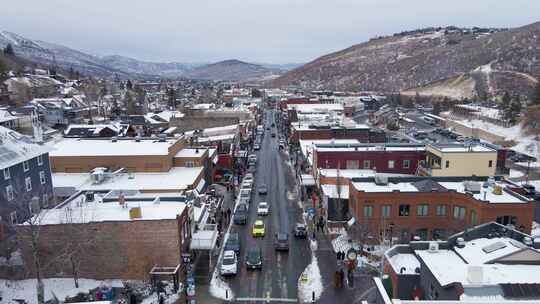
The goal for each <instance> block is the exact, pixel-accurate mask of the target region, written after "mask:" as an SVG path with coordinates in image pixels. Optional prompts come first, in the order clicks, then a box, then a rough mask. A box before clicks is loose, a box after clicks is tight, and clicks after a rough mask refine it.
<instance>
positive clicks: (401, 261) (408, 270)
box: [389, 253, 420, 274]
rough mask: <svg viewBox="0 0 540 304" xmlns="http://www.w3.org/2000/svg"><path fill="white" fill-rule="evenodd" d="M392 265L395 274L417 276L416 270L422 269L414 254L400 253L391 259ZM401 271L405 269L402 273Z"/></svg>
mask: <svg viewBox="0 0 540 304" xmlns="http://www.w3.org/2000/svg"><path fill="white" fill-rule="evenodd" d="M389 262H390V265H391V266H392V268H393V269H394V272H395V273H401V274H416V268H419V267H420V262H419V261H418V259H417V258H416V256H415V255H414V254H412V253H398V254H396V255H394V256H392V257H390V259H389ZM401 269H404V271H403V272H401Z"/></svg>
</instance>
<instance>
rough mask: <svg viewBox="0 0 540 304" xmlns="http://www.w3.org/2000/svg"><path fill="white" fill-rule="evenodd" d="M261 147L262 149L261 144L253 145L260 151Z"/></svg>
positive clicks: (254, 148)
mask: <svg viewBox="0 0 540 304" xmlns="http://www.w3.org/2000/svg"><path fill="white" fill-rule="evenodd" d="M260 149H261V146H260V145H259V144H255V145H254V146H253V150H255V151H258V150H260Z"/></svg>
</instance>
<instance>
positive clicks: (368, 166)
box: [364, 160, 371, 169]
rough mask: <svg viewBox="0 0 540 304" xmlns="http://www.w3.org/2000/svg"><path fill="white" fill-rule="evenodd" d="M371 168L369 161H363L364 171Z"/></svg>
mask: <svg viewBox="0 0 540 304" xmlns="http://www.w3.org/2000/svg"><path fill="white" fill-rule="evenodd" d="M370 168H371V161H369V160H364V169H370Z"/></svg>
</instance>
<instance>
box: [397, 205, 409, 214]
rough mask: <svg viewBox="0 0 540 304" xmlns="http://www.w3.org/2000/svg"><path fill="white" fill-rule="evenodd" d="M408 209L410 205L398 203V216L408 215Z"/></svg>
mask: <svg viewBox="0 0 540 304" xmlns="http://www.w3.org/2000/svg"><path fill="white" fill-rule="evenodd" d="M410 209H411V206H410V205H399V216H409V213H410Z"/></svg>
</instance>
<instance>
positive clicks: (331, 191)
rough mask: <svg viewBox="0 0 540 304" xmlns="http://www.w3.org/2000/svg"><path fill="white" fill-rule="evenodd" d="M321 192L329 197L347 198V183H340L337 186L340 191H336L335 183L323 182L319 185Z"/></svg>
mask: <svg viewBox="0 0 540 304" xmlns="http://www.w3.org/2000/svg"><path fill="white" fill-rule="evenodd" d="M321 189H322V192H323V194H324V195H325V196H327V197H329V198H342V199H349V185H341V186H340V187H339V190H340V193H338V186H337V185H329V184H324V185H321Z"/></svg>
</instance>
